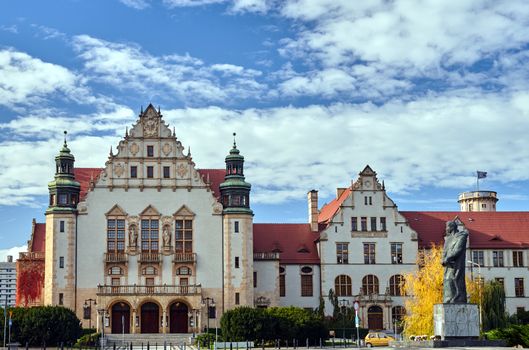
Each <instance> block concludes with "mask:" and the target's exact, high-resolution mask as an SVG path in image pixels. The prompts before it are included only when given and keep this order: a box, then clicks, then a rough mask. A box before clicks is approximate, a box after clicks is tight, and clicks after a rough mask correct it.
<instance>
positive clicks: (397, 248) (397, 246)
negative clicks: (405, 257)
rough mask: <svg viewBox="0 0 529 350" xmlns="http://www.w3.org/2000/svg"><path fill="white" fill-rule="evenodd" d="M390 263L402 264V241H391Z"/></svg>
mask: <svg viewBox="0 0 529 350" xmlns="http://www.w3.org/2000/svg"><path fill="white" fill-rule="evenodd" d="M391 263H392V264H402V243H391Z"/></svg>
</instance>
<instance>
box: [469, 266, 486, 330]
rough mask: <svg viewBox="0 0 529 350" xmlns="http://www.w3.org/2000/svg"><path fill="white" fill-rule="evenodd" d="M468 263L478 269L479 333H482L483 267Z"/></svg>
mask: <svg viewBox="0 0 529 350" xmlns="http://www.w3.org/2000/svg"><path fill="white" fill-rule="evenodd" d="M467 262H468V263H470V264H471V265H470V266H472V265H475V266H477V267H478V294H479V332H480V333H481V331H482V328H483V319H482V317H483V316H482V315H481V314H482V311H483V310H482V305H481V304H482V296H481V288H482V286H481V285H482V284H483V281H482V279H481V265H480V264H478V263H476V262H473V261H472V260H467Z"/></svg>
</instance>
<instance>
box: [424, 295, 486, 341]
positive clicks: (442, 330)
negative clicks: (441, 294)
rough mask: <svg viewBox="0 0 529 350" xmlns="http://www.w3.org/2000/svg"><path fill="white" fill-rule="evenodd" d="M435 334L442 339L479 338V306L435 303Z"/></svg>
mask: <svg viewBox="0 0 529 350" xmlns="http://www.w3.org/2000/svg"><path fill="white" fill-rule="evenodd" d="M433 321H434V324H433V329H434V334H435V335H438V336H440V337H441V340H465V339H466V340H472V339H478V338H479V308H478V306H477V305H476V304H435V305H434V307H433Z"/></svg>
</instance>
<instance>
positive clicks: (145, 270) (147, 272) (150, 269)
mask: <svg viewBox="0 0 529 350" xmlns="http://www.w3.org/2000/svg"><path fill="white" fill-rule="evenodd" d="M157 272H158V271H156V269H155V268H154V267H153V266H147V267H145V268H143V269H142V271H141V273H142V275H145V276H149V275H156V274H157Z"/></svg>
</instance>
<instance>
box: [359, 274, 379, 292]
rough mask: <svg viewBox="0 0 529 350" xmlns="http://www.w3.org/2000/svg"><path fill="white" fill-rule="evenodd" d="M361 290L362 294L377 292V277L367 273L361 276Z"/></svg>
mask: <svg viewBox="0 0 529 350" xmlns="http://www.w3.org/2000/svg"><path fill="white" fill-rule="evenodd" d="M362 292H363V294H364V295H370V294H378V277H377V276H375V275H367V276H365V277H364V278H362Z"/></svg>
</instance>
